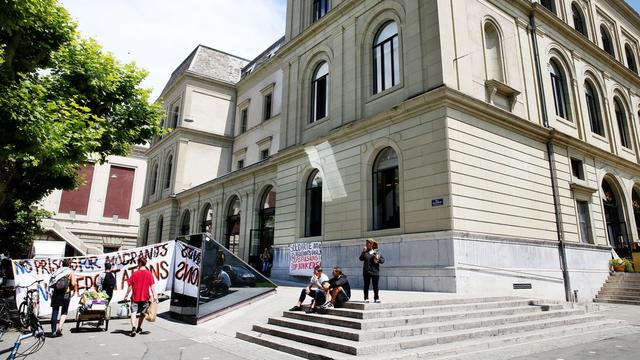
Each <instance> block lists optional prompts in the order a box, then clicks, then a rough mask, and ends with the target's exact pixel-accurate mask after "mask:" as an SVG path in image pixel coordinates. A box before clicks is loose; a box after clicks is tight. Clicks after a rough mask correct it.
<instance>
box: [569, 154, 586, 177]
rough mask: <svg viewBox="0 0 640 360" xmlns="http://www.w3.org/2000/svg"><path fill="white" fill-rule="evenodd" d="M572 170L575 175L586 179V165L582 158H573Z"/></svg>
mask: <svg viewBox="0 0 640 360" xmlns="http://www.w3.org/2000/svg"><path fill="white" fill-rule="evenodd" d="M571 172H572V173H573V177H575V178H577V179H580V180H584V165H583V164H582V160H578V159H574V158H571Z"/></svg>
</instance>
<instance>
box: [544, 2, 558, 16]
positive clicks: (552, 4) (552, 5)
mask: <svg viewBox="0 0 640 360" xmlns="http://www.w3.org/2000/svg"><path fill="white" fill-rule="evenodd" d="M540 4H542V6H544V7H546V8H547V9H549V11H551V12H552V13H554V14H555V13H556V2H555V0H540Z"/></svg>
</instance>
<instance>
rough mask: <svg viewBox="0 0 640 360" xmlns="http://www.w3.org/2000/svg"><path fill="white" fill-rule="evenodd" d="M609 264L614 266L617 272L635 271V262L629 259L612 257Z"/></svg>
mask: <svg viewBox="0 0 640 360" xmlns="http://www.w3.org/2000/svg"><path fill="white" fill-rule="evenodd" d="M609 266H611V267H613V270H614V271H616V272H625V270H626V271H627V272H633V263H632V262H631V261H630V260H628V259H611V260H609Z"/></svg>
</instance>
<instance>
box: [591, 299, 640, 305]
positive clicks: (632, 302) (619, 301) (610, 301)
mask: <svg viewBox="0 0 640 360" xmlns="http://www.w3.org/2000/svg"><path fill="white" fill-rule="evenodd" d="M593 301H594V302H597V303H608V304H626V305H640V300H622V299H618V298H596V299H594V300H593Z"/></svg>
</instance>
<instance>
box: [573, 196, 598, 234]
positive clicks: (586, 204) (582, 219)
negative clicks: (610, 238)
mask: <svg viewBox="0 0 640 360" xmlns="http://www.w3.org/2000/svg"><path fill="white" fill-rule="evenodd" d="M581 205H582V207H581ZM590 205H591V203H590V201H588V200H586V199H576V222H577V225H578V232H579V240H580V243H582V244H593V243H594V239H593V228H592V226H591V206H590ZM581 209H582V210H584V211H583V212H581ZM581 215H584V216H581ZM583 224H584V226H583ZM585 228H586V231H585Z"/></svg>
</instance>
